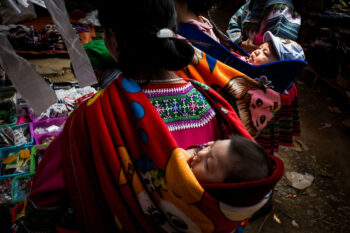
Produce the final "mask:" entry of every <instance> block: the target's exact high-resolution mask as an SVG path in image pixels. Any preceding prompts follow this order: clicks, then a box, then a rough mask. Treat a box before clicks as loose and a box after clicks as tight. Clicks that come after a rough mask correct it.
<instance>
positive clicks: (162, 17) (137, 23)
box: [97, 0, 194, 77]
mask: <svg viewBox="0 0 350 233" xmlns="http://www.w3.org/2000/svg"><path fill="white" fill-rule="evenodd" d="M97 9H98V12H99V20H100V23H101V25H102V26H103V27H104V28H105V29H106V32H107V33H108V29H111V30H112V31H113V32H114V33H115V35H116V37H117V40H118V49H119V51H118V52H119V58H118V65H119V68H120V69H121V70H122V71H123V73H124V74H125V75H126V76H129V77H133V76H135V75H138V74H141V73H143V72H152V71H157V70H160V69H166V70H171V71H174V70H179V69H182V68H183V67H185V66H187V65H188V64H189V63H190V62H191V60H192V58H193V54H194V50H193V48H192V46H191V45H190V44H189V43H187V41H186V40H183V39H178V38H158V37H157V32H159V30H160V29H163V28H168V29H171V30H172V31H174V32H175V33H176V30H177V22H176V12H175V8H174V4H173V0H126V1H124V0H123V1H119V0H114V1H107V0H100V2H99V3H98V4H97ZM107 36H108V34H107Z"/></svg>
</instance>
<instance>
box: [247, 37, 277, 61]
mask: <svg viewBox="0 0 350 233" xmlns="http://www.w3.org/2000/svg"><path fill="white" fill-rule="evenodd" d="M272 46H273V45H272V44H271V43H269V42H265V43H263V44H262V45H260V47H259V48H257V49H256V50H254V51H253V52H252V53H251V54H250V56H249V59H248V62H249V63H250V64H253V65H261V64H266V63H270V62H274V61H277V60H278V58H277V57H276V56H275V55H274V54H273V53H272V49H273V48H272Z"/></svg>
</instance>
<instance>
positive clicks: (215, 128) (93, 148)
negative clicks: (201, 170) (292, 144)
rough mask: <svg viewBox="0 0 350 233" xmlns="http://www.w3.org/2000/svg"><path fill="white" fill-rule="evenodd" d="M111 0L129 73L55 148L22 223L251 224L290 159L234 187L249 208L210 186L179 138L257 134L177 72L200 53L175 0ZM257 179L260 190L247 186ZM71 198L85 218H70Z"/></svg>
mask: <svg viewBox="0 0 350 233" xmlns="http://www.w3.org/2000/svg"><path fill="white" fill-rule="evenodd" d="M108 4H110V1H100V3H99V5H98V9H99V18H100V22H101V24H102V25H103V26H104V27H105V29H106V39H105V42H106V46H107V48H108V50H109V51H110V53H111V55H112V56H113V58H114V59H115V60H117V61H118V63H119V67H120V70H121V71H122V72H123V74H121V75H120V76H119V77H118V78H117V79H116V80H115V81H114V82H113V83H112V84H110V85H109V86H108V87H107V88H106V89H103V90H101V91H100V92H98V93H97V94H96V95H95V96H94V97H93V98H91V99H90V100H89V101H86V102H84V103H82V104H81V105H80V107H79V108H78V109H76V110H75V111H74V112H73V113H72V115H71V116H70V117H69V119H68V120H67V122H66V124H65V128H64V130H63V132H62V134H61V135H59V136H58V137H57V138H56V140H54V141H53V142H52V144H51V145H50V146H49V148H48V149H47V151H46V153H45V155H44V157H43V159H42V161H41V163H40V165H39V167H38V170H37V174H36V176H35V178H34V180H33V186H32V190H31V193H30V195H29V196H28V200H27V202H26V214H25V217H24V219H23V221H22V222H21V224H20V226H19V231H23V232H28V231H30V232H36V231H40V232H42V231H44V232H49V231H54V230H55V227H56V226H57V225H60V226H62V225H63V226H65V227H67V225H68V226H72V223H71V222H75V221H76V222H77V224H78V227H77V228H78V229H79V230H80V231H82V232H119V231H123V232H160V231H167V232H179V231H181V232H200V231H201V232H213V231H215V230H217V231H221V232H231V231H232V230H235V229H236V228H242V227H244V226H245V224H246V223H247V220H246V219H247V218H248V217H249V216H250V215H251V214H252V213H253V212H254V211H256V210H257V209H258V208H260V207H261V206H262V205H263V204H264V203H265V202H266V201H265V199H264V197H265V196H266V195H267V194H268V193H269V192H270V190H271V189H272V188H273V186H274V185H275V184H276V182H277V181H278V180H279V179H280V177H281V176H282V174H283V165H282V163H281V161H280V160H278V159H275V165H276V169H275V171H274V172H273V174H271V176H270V177H269V178H267V179H264V180H261V181H257V182H255V181H254V182H252V183H251V184H249V187H245V185H243V186H242V185H241V184H239V185H236V184H233V185H232V186H231V185H228V186H227V185H226V186H225V189H227V188H228V189H232V193H233V195H235V197H236V198H238V199H240V202H241V201H242V200H243V201H244V203H245V206H244V207H239V208H232V207H231V206H228V205H222V204H220V203H219V202H218V201H216V200H215V199H214V198H213V197H212V196H211V195H209V194H208V193H206V192H204V190H203V188H202V186H201V185H200V184H199V183H198V181H197V180H196V179H195V177H194V175H193V173H192V172H191V171H190V168H189V166H186V164H185V163H187V162H186V161H185V160H184V157H185V156H184V153H186V152H184V151H183V150H182V149H180V148H179V147H183V148H187V147H188V146H189V145H192V144H203V143H205V142H207V141H211V140H216V139H220V138H227V137H228V135H229V134H232V133H237V134H240V135H242V136H245V137H247V138H250V139H251V137H250V135H249V134H248V132H247V131H246V129H245V128H244V126H243V125H242V124H241V122H240V121H239V119H238V117H237V115H236V114H235V112H234V111H233V109H232V108H231V107H230V105H228V103H227V102H225V101H224V100H223V99H222V98H221V97H220V96H218V95H217V93H216V92H214V91H213V90H212V89H210V88H208V87H207V86H204V85H202V84H199V83H196V82H188V81H185V80H184V79H182V78H180V77H178V76H177V75H175V74H174V73H173V72H172V71H173V70H178V69H180V68H183V67H185V66H186V65H187V64H189V63H190V61H191V60H192V58H193V55H194V50H193V48H192V47H191V46H190V45H189V44H188V43H187V42H186V41H185V40H181V39H178V38H176V36H175V34H174V32H172V30H176V13H175V10H174V8H173V3H172V0H134V1H115V4H113V7H112V6H110V5H108ZM125 20H127V21H128V23H127V24H126V23H124V21H125ZM140 37H141V38H142V40H141V41H142V43H140ZM248 183H249V182H248ZM255 186H256V192H250V193H253V195H246V194H245V193H244V192H240V191H237V190H241V189H242V187H243V188H246V189H249V190H250V191H251V189H252V188H254V187H255ZM240 195H242V196H240ZM69 203H71V205H72V209H73V210H74V213H75V217H76V218H75V219H74V218H73V217H72V215H71V214H70V215H69V214H68V216H69V217H68V218H67V213H70V212H71V211H67V209H68V210H70V209H71V208H70V204H69ZM233 203H234V202H233ZM219 206H221V207H220V208H219ZM231 213H236V214H233V215H232V214H231ZM225 214H226V215H227V216H224V215H225ZM72 218H73V221H71V220H72ZM73 225H74V224H73ZM70 228H72V227H70Z"/></svg>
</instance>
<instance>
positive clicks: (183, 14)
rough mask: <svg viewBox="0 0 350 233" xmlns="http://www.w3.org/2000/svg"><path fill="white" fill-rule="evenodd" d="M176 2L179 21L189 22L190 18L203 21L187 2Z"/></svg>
mask: <svg viewBox="0 0 350 233" xmlns="http://www.w3.org/2000/svg"><path fill="white" fill-rule="evenodd" d="M174 3H175V9H176V13H177V21H178V22H188V21H189V20H197V21H199V22H202V19H201V18H200V17H199V16H198V15H196V14H195V13H194V12H193V11H191V10H190V9H189V8H188V4H187V3H179V2H178V1H176V0H175V1H174Z"/></svg>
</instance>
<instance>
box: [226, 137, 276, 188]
mask: <svg viewBox="0 0 350 233" xmlns="http://www.w3.org/2000/svg"><path fill="white" fill-rule="evenodd" d="M229 153H230V155H231V158H232V161H233V162H232V168H230V169H229V172H228V174H227V176H226V179H225V180H224V182H225V183H233V182H243V181H255V180H260V179H264V178H267V177H268V176H269V175H270V173H271V170H272V161H271V159H270V158H269V156H268V154H267V153H266V151H265V149H264V148H263V147H262V146H261V145H259V144H258V143H256V142H255V141H252V140H250V139H247V138H245V137H242V136H239V135H232V136H231V142H230V146H229Z"/></svg>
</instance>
